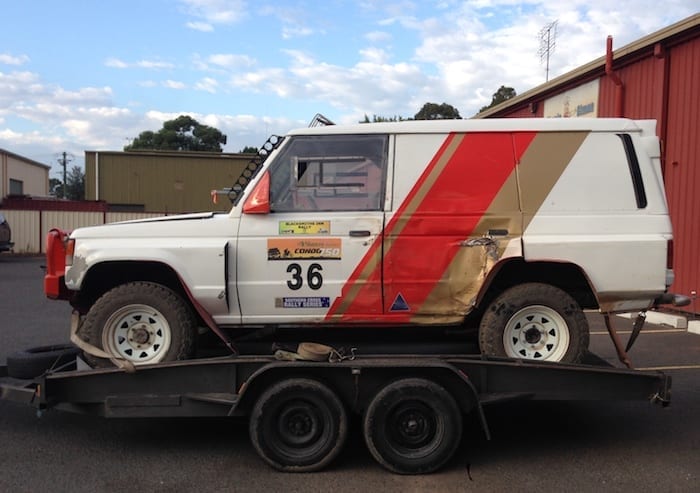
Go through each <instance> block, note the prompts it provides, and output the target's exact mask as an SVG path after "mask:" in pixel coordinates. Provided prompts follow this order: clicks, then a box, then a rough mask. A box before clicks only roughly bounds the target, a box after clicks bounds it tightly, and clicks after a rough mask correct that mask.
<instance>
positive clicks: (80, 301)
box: [73, 260, 190, 313]
mask: <svg viewBox="0 0 700 493" xmlns="http://www.w3.org/2000/svg"><path fill="white" fill-rule="evenodd" d="M138 281H142V282H152V283H155V284H160V285H162V286H165V287H167V288H169V289H171V290H173V291H174V292H176V293H177V294H178V295H180V297H182V299H183V300H186V302H188V303H190V300H189V296H188V294H187V292H186V290H185V288H184V286H183V285H182V282H181V280H180V277H179V276H178V274H177V272H175V270H174V269H173V268H172V267H171V266H170V265H168V264H165V263H163V262H157V261H130V260H114V261H105V262H100V263H97V264H95V265H93V266H92V267H90V269H89V270H88V271H87V272H86V273H85V277H84V279H83V282H82V285H81V288H80V291H79V293H78V294H77V295H76V297H75V298H74V300H73V306H74V308H77V309H78V310H79V311H80V312H81V313H86V312H87V311H88V310H89V309H90V307H91V306H92V305H93V304H94V303H95V301H97V299H98V298H99V297H100V296H102V295H103V294H105V293H106V292H107V291H109V290H110V289H112V288H115V287H117V286H119V285H122V284H126V283H129V282H138Z"/></svg>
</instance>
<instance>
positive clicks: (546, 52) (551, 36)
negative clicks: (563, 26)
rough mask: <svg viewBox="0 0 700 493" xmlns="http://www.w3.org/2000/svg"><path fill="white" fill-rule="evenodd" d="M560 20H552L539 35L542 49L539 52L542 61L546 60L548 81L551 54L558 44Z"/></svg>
mask: <svg viewBox="0 0 700 493" xmlns="http://www.w3.org/2000/svg"><path fill="white" fill-rule="evenodd" d="M558 23H559V20H556V21H552V22H550V23H549V24H547V25H546V26H544V27H543V28H542V29H540V32H539V34H538V35H537V37H538V38H540V49H539V50H537V54H538V55H539V56H540V63H542V62H544V61H546V65H547V68H546V72H545V73H546V79H545V80H546V81H547V82H548V81H549V56H550V55H551V54H552V53H554V47H555V46H556V45H557V24H558Z"/></svg>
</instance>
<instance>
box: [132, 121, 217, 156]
mask: <svg viewBox="0 0 700 493" xmlns="http://www.w3.org/2000/svg"><path fill="white" fill-rule="evenodd" d="M225 144H226V135H224V134H222V133H221V131H220V130H219V129H217V128H214V127H210V126H208V125H203V124H201V123H199V122H198V121H197V120H195V119H194V118H192V117H191V116H187V115H180V116H178V117H177V118H175V119H174V120H168V121H166V122H165V123H163V128H161V129H160V130H158V132H152V131H151V130H146V131H144V132H141V133H140V134H139V136H138V137H136V138H135V139H134V140H133V142H132V143H131V144H129V145H127V146H124V150H125V151H136V150H149V149H153V150H160V151H209V152H222V151H223V147H222V146H223V145H225Z"/></svg>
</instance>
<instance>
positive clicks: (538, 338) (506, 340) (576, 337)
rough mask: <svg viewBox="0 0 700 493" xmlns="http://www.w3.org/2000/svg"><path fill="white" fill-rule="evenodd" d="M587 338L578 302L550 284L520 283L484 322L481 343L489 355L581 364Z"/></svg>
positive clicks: (491, 308)
mask: <svg viewBox="0 0 700 493" xmlns="http://www.w3.org/2000/svg"><path fill="white" fill-rule="evenodd" d="M588 340H589V330H588V321H587V320H586V316H585V315H584V313H583V310H581V307H580V306H579V304H578V303H577V302H576V300H574V299H573V298H572V297H571V296H570V295H569V294H567V293H566V292H565V291H563V290H561V289H559V288H557V287H555V286H551V285H549V284H540V283H528V284H521V285H518V286H515V287H512V288H510V289H508V290H506V291H504V292H503V293H502V294H501V295H500V296H499V297H498V298H496V300H495V301H494V302H493V303H491V305H490V306H489V307H488V308H487V310H486V313H485V314H484V316H483V318H482V320H481V325H480V326H479V346H480V348H481V352H482V353H483V354H485V355H488V356H500V357H509V358H520V359H526V360H533V361H555V362H564V363H577V362H579V361H581V360H582V359H583V357H584V355H585V352H586V350H587V349H588Z"/></svg>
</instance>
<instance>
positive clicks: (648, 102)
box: [598, 53, 664, 121]
mask: <svg viewBox="0 0 700 493" xmlns="http://www.w3.org/2000/svg"><path fill="white" fill-rule="evenodd" d="M663 64H664V60H663V59H657V58H654V57H653V56H652V55H651V53H650V56H649V57H647V58H643V59H641V60H637V61H636V62H635V63H632V64H629V65H626V66H624V67H622V68H619V69H618V68H616V69H615V73H616V74H617V75H618V76H619V77H620V79H621V80H622V83H623V84H624V93H623V94H624V95H623V101H624V103H623V107H622V109H623V112H624V116H625V117H626V118H635V119H645V118H654V119H656V120H657V121H658V120H661V118H662V113H661V111H662V109H661V101H662V98H663V71H662V70H663ZM616 90H617V89H616V87H615V84H613V82H612V80H611V79H610V77H607V76H603V77H601V79H600V93H599V100H598V116H599V117H609V116H618V115H615V97H616Z"/></svg>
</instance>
